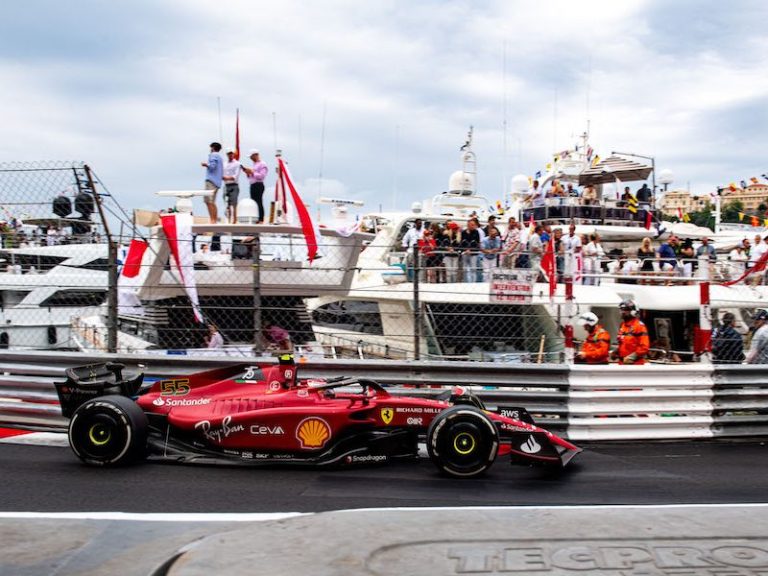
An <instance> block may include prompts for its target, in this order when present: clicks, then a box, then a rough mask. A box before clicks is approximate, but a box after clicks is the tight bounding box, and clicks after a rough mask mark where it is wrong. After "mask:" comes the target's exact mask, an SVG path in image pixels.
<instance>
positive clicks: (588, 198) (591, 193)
mask: <svg viewBox="0 0 768 576" xmlns="http://www.w3.org/2000/svg"><path fill="white" fill-rule="evenodd" d="M581 203H582V205H583V206H586V208H584V212H583V214H584V217H585V218H592V217H593V215H594V213H595V212H593V211H594V210H595V209H594V208H592V206H595V205H596V204H597V190H596V189H595V186H594V185H593V184H587V185H586V186H585V187H584V191H583V192H582V193H581Z"/></svg>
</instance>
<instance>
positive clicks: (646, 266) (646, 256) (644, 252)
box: [637, 236, 656, 283]
mask: <svg viewBox="0 0 768 576" xmlns="http://www.w3.org/2000/svg"><path fill="white" fill-rule="evenodd" d="M637 259H638V260H639V261H640V272H642V273H643V274H653V271H654V269H653V263H654V261H655V259H656V251H655V250H654V249H653V245H652V244H651V239H650V238H648V237H647V236H646V237H645V238H643V240H642V242H641V243H640V248H638V249H637ZM641 283H642V282H641Z"/></svg>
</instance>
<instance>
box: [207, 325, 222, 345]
mask: <svg viewBox="0 0 768 576" xmlns="http://www.w3.org/2000/svg"><path fill="white" fill-rule="evenodd" d="M205 340H206V348H224V337H223V336H222V335H221V332H219V329H218V328H217V327H216V325H215V324H214V323H213V322H209V323H208V335H207V336H206V338H205Z"/></svg>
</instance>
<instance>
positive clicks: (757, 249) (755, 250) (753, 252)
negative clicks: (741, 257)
mask: <svg viewBox="0 0 768 576" xmlns="http://www.w3.org/2000/svg"><path fill="white" fill-rule="evenodd" d="M766 249H768V244H766V243H765V242H763V239H762V238H760V235H759V234H757V235H755V243H754V244H753V245H752V247H751V248H750V250H749V260H748V261H747V268H750V269H751V268H754V266H755V264H756V263H757V262H758V261H759V260H760V258H762V257H763V254H765V251H766Z"/></svg>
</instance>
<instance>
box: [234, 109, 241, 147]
mask: <svg viewBox="0 0 768 576" xmlns="http://www.w3.org/2000/svg"><path fill="white" fill-rule="evenodd" d="M235 160H240V108H238V109H237V115H236V116H235Z"/></svg>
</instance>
